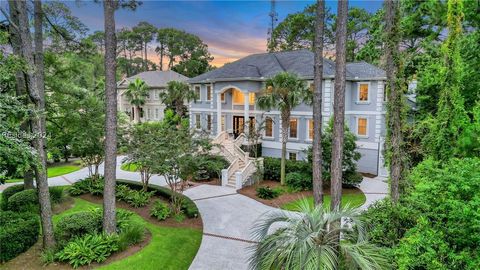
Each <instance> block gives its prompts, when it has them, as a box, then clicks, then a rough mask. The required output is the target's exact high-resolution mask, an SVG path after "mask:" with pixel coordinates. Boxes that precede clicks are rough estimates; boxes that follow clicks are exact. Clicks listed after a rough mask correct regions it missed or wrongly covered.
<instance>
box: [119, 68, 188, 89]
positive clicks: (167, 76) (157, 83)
mask: <svg viewBox="0 0 480 270" xmlns="http://www.w3.org/2000/svg"><path fill="white" fill-rule="evenodd" d="M136 78H140V79H142V80H143V81H145V83H146V84H147V85H148V86H150V87H155V88H157V87H166V86H167V83H168V82H169V81H182V82H183V81H186V80H188V77H185V76H183V75H182V74H178V73H177V72H175V71H172V70H167V71H145V72H142V73H138V74H137V75H134V76H132V77H128V78H126V79H123V80H122V81H120V82H119V83H118V87H119V88H126V87H127V86H128V84H129V83H130V82H131V81H134V80H135V79H136Z"/></svg>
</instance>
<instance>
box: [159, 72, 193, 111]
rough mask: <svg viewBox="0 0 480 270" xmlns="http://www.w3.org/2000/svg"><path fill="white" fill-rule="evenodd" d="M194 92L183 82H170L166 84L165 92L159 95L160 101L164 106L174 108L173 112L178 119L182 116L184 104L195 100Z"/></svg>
mask: <svg viewBox="0 0 480 270" xmlns="http://www.w3.org/2000/svg"><path fill="white" fill-rule="evenodd" d="M197 98H198V97H197V95H196V94H195V91H193V90H191V89H190V86H189V85H188V84H186V83H184V82H178V81H170V82H168V84H167V89H166V91H165V92H162V93H160V99H161V100H162V102H163V103H164V104H165V105H166V106H172V107H174V108H175V112H176V113H177V115H179V116H180V117H183V115H184V112H185V111H184V109H185V105H184V102H185V101H186V102H190V101H192V100H197Z"/></svg>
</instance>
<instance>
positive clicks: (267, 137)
mask: <svg viewBox="0 0 480 270" xmlns="http://www.w3.org/2000/svg"><path fill="white" fill-rule="evenodd" d="M267 117H268V118H270V119H272V136H267V125H266V122H267ZM273 119H274V117H273V115H267V116H265V128H264V129H263V137H264V138H265V139H268V140H273V139H275V121H274V120H273Z"/></svg>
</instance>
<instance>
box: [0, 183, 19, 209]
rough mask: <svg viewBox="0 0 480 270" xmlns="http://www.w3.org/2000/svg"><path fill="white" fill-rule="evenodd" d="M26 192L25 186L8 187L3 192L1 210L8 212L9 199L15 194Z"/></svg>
mask: <svg viewBox="0 0 480 270" xmlns="http://www.w3.org/2000/svg"><path fill="white" fill-rule="evenodd" d="M23 190H24V186H23V185H14V186H10V187H7V188H6V189H5V190H4V191H3V192H2V202H1V203H2V204H1V208H2V210H7V208H8V198H10V197H12V195H13V194H15V193H18V192H20V191H23Z"/></svg>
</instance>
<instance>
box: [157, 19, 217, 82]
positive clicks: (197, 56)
mask: <svg viewBox="0 0 480 270" xmlns="http://www.w3.org/2000/svg"><path fill="white" fill-rule="evenodd" d="M157 41H158V43H159V44H160V45H159V46H158V47H157V48H156V52H157V53H158V54H159V56H160V70H164V69H166V68H164V64H163V60H164V58H167V59H168V65H167V68H168V69H172V70H174V71H176V72H178V73H180V74H183V75H185V76H187V77H195V76H198V75H200V74H203V73H205V72H207V71H209V70H210V69H211V68H212V67H211V66H210V64H209V63H210V62H211V61H212V60H213V57H212V56H211V55H210V53H209V52H208V46H207V45H206V44H205V43H203V41H202V40H201V39H200V38H199V37H198V36H196V35H194V34H190V33H187V32H185V31H182V30H178V29H174V28H162V29H159V30H158V33H157Z"/></svg>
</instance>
